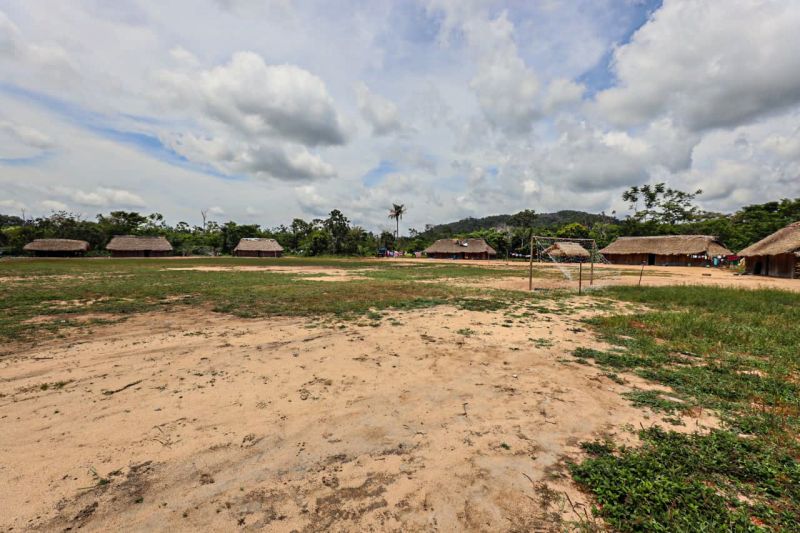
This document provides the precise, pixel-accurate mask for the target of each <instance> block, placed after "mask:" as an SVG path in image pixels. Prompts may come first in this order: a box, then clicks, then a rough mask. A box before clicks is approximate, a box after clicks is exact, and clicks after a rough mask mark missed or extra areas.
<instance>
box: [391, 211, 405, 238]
mask: <svg viewBox="0 0 800 533" xmlns="http://www.w3.org/2000/svg"><path fill="white" fill-rule="evenodd" d="M405 213H406V206H405V205H404V204H392V208H391V209H390V210H389V218H393V219H394V220H395V222H396V223H397V228H396V229H395V232H394V238H395V240H397V239H399V238H400V220H402V218H403V215H404V214H405Z"/></svg>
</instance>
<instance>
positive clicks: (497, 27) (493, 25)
mask: <svg viewBox="0 0 800 533" xmlns="http://www.w3.org/2000/svg"><path fill="white" fill-rule="evenodd" d="M464 31H465V33H466V34H467V40H468V41H469V43H470V47H471V48H472V49H473V50H474V52H475V54H476V55H477V63H478V72H477V74H476V75H475V77H474V78H473V79H472V81H471V82H470V87H472V89H473V90H474V91H475V95H476V96H477V98H478V104H479V105H480V108H481V110H482V111H483V114H484V116H485V117H486V119H487V120H488V121H489V123H490V124H491V125H492V126H494V127H496V128H500V129H502V130H503V131H506V132H507V133H511V134H524V133H527V132H529V131H530V129H531V127H532V125H533V121H534V120H536V119H537V118H539V117H540V110H539V108H538V105H537V98H538V96H539V85H540V84H539V80H538V79H537V77H536V75H535V74H534V73H533V71H532V70H530V69H529V68H528V67H527V66H526V65H525V62H524V61H523V60H522V58H521V57H520V56H519V53H518V51H517V45H516V43H515V42H514V25H513V24H512V23H511V22H510V21H509V20H508V16H507V14H506V13H505V12H503V13H502V14H501V15H500V16H498V17H497V18H496V19H494V20H485V19H482V18H474V19H470V20H468V21H467V22H466V23H465V24H464Z"/></svg>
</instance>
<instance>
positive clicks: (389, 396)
mask: <svg viewBox="0 0 800 533" xmlns="http://www.w3.org/2000/svg"><path fill="white" fill-rule="evenodd" d="M585 313H586V311H584V312H583V313H578V314H576V315H570V316H567V315H543V316H541V317H539V318H531V319H526V320H525V321H522V322H517V323H515V324H513V326H512V327H503V326H504V325H508V324H506V323H505V322H503V321H502V320H501V319H500V318H499V317H498V315H497V314H493V313H483V312H471V311H460V310H455V309H450V308H444V309H442V308H437V309H435V310H427V311H420V312H408V313H391V314H388V315H387V317H385V318H384V319H383V320H382V321H381V324H380V325H379V326H373V325H369V324H362V325H356V324H348V325H343V326H344V327H339V326H338V325H336V324H330V325H314V324H312V323H310V322H309V321H305V320H295V319H273V320H256V321H244V320H240V319H232V318H226V317H221V316H216V315H212V316H209V315H208V314H206V313H186V312H181V313H175V314H160V315H152V314H151V315H142V316H138V317H135V318H133V319H131V320H129V321H126V322H124V323H123V324H120V325H116V326H110V327H105V328H102V330H100V331H97V332H96V334H95V335H92V336H91V337H86V336H77V337H74V338H70V339H69V340H67V341H59V342H52V343H50V344H48V345H47V346H42V347H39V348H36V349H34V350H31V351H26V352H22V353H20V354H19V355H18V356H16V357H13V358H9V359H6V360H4V361H3V362H2V367H0V379H2V385H1V387H2V388H0V391H2V394H3V398H2V413H3V415H2V420H3V427H4V431H3V434H2V437H0V451H1V452H2V456H3V458H4V461H3V466H2V469H0V483H2V486H4V487H15V490H13V491H10V492H8V493H6V495H5V496H4V497H3V509H2V512H1V513H0V514H2V516H3V517H4V518H3V527H4V528H5V529H7V530H11V529H12V528H13V530H16V531H19V530H25V529H29V528H40V529H45V530H63V529H65V528H68V527H72V528H77V527H80V526H83V527H84V529H86V530H111V529H113V530H144V529H172V530H186V529H194V528H200V529H212V530H229V529H232V528H235V527H243V528H245V529H247V528H251V529H259V528H263V527H269V528H270V529H272V530H278V531H291V530H308V531H312V530H316V531H318V530H322V529H333V530H352V529H359V530H364V529H375V530H392V529H395V530H428V529H439V530H444V531H456V530H463V529H465V528H466V529H471V530H506V529H518V530H530V529H531V528H544V529H548V528H549V525H552V524H554V523H555V522H554V518H555V516H551V515H550V514H551V513H555V515H556V516H558V517H559V518H563V519H567V520H569V519H571V518H575V517H574V516H572V515H573V511H572V509H571V507H570V506H569V504H568V503H567V502H566V501H565V500H564V493H566V494H569V495H570V498H571V499H572V502H573V504H575V505H576V509H578V510H582V509H583V506H584V505H585V502H584V498H583V497H582V496H581V495H580V493H578V492H577V491H576V490H575V488H574V486H573V485H572V484H571V483H570V481H569V480H568V477H565V475H564V472H563V469H564V464H563V463H564V460H565V459H566V458H569V457H576V456H577V455H578V454H579V449H578V447H577V444H578V442H580V441H581V440H585V439H587V438H592V437H593V436H597V435H601V434H605V433H620V432H622V433H624V432H623V431H622V430H621V428H622V427H624V426H625V425H626V424H629V425H632V426H634V427H639V425H640V424H645V425H650V424H652V423H654V422H657V421H659V419H658V417H655V416H652V417H651V416H648V415H647V414H646V413H645V412H643V411H641V410H639V409H634V408H632V407H631V406H630V405H629V404H628V403H627V402H626V401H624V400H623V399H622V398H620V396H619V392H620V391H623V390H628V389H629V388H630V386H621V385H618V384H615V383H614V382H612V381H611V380H609V379H608V378H606V377H604V376H603V375H602V372H600V371H599V370H597V369H595V368H593V367H589V366H584V365H577V364H574V363H570V362H568V361H565V360H563V357H564V355H565V354H566V353H568V352H569V351H570V350H571V349H573V348H575V347H576V346H578V345H592V343H593V340H592V339H591V338H590V337H589V334H588V333H587V332H586V331H584V330H583V329H582V328H581V327H580V326H579V325H578V324H577V322H576V320H577V319H578V318H579V317H580V316H583V315H585ZM466 328H469V330H471V332H470V333H469V334H466V335H465V334H464V333H465V332H464V331H463V330H464V329H466ZM459 330H462V331H461V333H459V332H458V331H459ZM532 339H538V340H532ZM537 344H538V346H539V347H537ZM43 384H50V386H48V387H47V389H46V390H44V387H43ZM640 385H641V384H640ZM696 423H708V421H705V420H700V421H697V422H696ZM696 423H695V424H691V425H690V427H692V428H694V427H695V426H696Z"/></svg>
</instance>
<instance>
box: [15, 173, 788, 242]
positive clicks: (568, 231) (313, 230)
mask: <svg viewBox="0 0 800 533" xmlns="http://www.w3.org/2000/svg"><path fill="white" fill-rule="evenodd" d="M699 194H701V192H700V191H697V192H695V193H683V192H681V191H675V190H673V189H669V188H667V187H665V186H664V184H656V185H654V186H650V185H645V186H642V187H632V188H631V189H629V190H628V191H626V193H625V195H624V196H623V198H624V199H625V200H626V201H628V202H630V204H631V207H632V208H633V215H631V216H628V217H626V218H625V219H622V220H620V219H617V218H614V217H612V216H606V215H604V214H600V215H592V214H589V213H581V212H579V211H560V212H558V213H549V214H537V213H535V212H534V211H533V210H525V211H520V212H519V213H516V214H513V215H496V216H493V217H487V218H484V219H475V218H470V219H465V220H463V221H459V222H455V223H451V224H444V225H439V226H428V227H427V228H426V229H425V230H424V231H417V230H414V229H410V230H409V235H408V236H402V237H400V238H399V239H396V238H395V235H394V234H393V233H391V232H389V231H384V232H382V233H380V234H377V233H373V232H370V231H367V230H365V229H364V228H362V227H360V226H357V225H354V224H352V223H351V222H350V220H349V219H348V218H347V217H346V216H345V215H344V214H343V213H342V212H341V211H339V210H337V209H334V210H333V211H331V212H330V214H329V215H328V217H327V218H325V219H313V220H310V221H306V220H303V219H299V218H296V219H294V220H293V221H292V222H291V223H290V224H289V225H280V226H278V227H275V228H262V227H261V226H259V225H257V224H237V223H236V222H233V221H230V222H226V223H224V224H220V223H217V222H208V223H206V224H204V225H203V226H191V225H189V224H187V223H185V222H179V223H178V224H176V225H175V226H170V225H168V224H167V223H166V222H165V220H164V217H163V216H162V215H160V214H158V213H153V214H150V215H143V214H140V213H136V212H129V211H113V212H111V213H109V214H101V215H97V217H96V218H95V220H89V219H85V218H83V217H81V216H78V215H74V214H71V213H66V212H59V213H53V214H52V215H50V216H47V217H41V218H36V219H32V220H23V219H21V218H20V217H16V216H9V215H0V250H2V251H4V252H5V253H7V254H12V255H15V254H20V253H22V247H23V246H25V244H27V243H29V242H31V241H32V240H34V239H40V238H63V239H80V240H85V241H88V242H89V244H90V245H91V247H92V253H95V254H97V253H104V250H105V246H106V244H108V241H109V240H111V238H112V237H113V236H114V235H163V236H164V237H166V238H167V239H168V240H169V241H170V243H171V244H172V246H173V248H174V249H175V253H176V254H179V255H219V254H229V253H231V252H232V251H233V249H234V248H235V247H236V244H237V243H238V242H239V240H240V239H241V238H243V237H271V238H274V239H276V240H277V241H278V242H279V243H280V244H281V246H283V247H284V249H285V250H286V253H288V254H297V255H306V256H318V255H329V254H330V255H351V256H369V255H375V254H376V253H377V252H378V251H379V250H381V249H388V250H402V251H408V252H417V251H422V250H424V249H425V248H427V247H428V246H429V245H430V244H431V243H433V242H434V241H435V240H436V239H440V238H467V237H473V238H483V239H486V241H487V242H488V243H489V244H490V245H491V246H492V247H493V248H494V249H495V250H497V252H498V254H499V255H500V256H501V257H505V256H506V255H513V254H527V253H528V252H529V249H530V248H529V243H530V238H531V236H532V235H534V234H536V235H543V236H550V237H562V238H588V239H594V240H595V241H597V244H598V246H599V247H601V248H602V247H604V246H606V245H607V244H609V243H610V242H612V241H613V240H614V239H616V238H617V237H619V236H623V235H630V236H640V235H676V234H695V235H698V234H703V235H715V236H717V237H719V238H720V239H721V241H722V242H723V243H724V244H725V245H726V246H727V247H728V248H730V249H731V250H734V251H738V250H741V249H743V248H744V247H746V246H748V245H750V244H752V243H754V242H756V241H758V240H760V239H762V238H764V237H765V236H767V235H769V234H770V233H773V232H774V231H777V230H778V229H780V228H782V227H784V226H786V225H787V224H789V223H791V222H795V221H797V220H800V198H798V199H794V200H790V199H783V200H779V201H775V202H767V203H764V204H757V205H749V206H746V207H743V208H741V209H739V210H738V211H737V212H735V213H733V214H720V213H709V212H703V211H700V210H699V209H698V208H697V207H696V206H695V205H694V203H693V202H694V199H695V197H696V196H697V195H699ZM467 228H469V229H467Z"/></svg>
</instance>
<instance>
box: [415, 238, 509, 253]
mask: <svg viewBox="0 0 800 533" xmlns="http://www.w3.org/2000/svg"><path fill="white" fill-rule="evenodd" d="M486 252H488V254H489V255H497V252H496V251H495V249H494V248H492V247H491V246H489V245H488V244H487V243H486V241H485V240H483V239H439V240H438V241H436V242H435V243H433V244H431V245H430V246H428V247H427V248H426V249H425V253H426V254H462V253H468V254H481V253H486Z"/></svg>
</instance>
